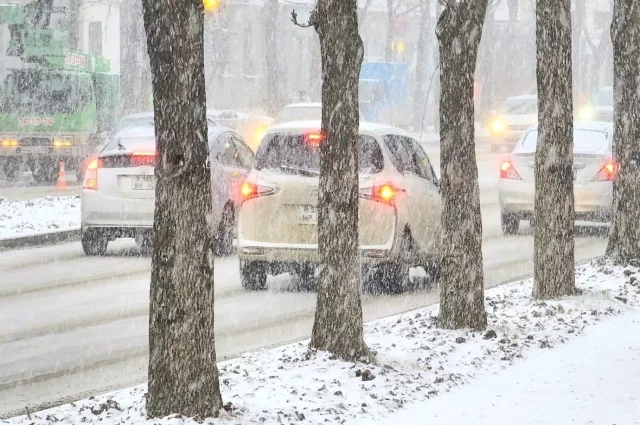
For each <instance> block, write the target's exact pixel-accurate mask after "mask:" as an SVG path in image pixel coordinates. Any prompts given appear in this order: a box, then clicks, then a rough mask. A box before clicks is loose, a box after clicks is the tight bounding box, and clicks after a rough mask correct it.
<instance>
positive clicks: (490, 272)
mask: <svg viewBox="0 0 640 425" xmlns="http://www.w3.org/2000/svg"><path fill="white" fill-rule="evenodd" d="M498 213H499V211H498V208H497V206H496V205H488V206H485V207H484V208H483V216H484V217H483V218H484V220H483V221H484V230H485V240H484V245H483V252H484V264H485V270H486V274H485V278H486V282H487V286H494V285H497V284H499V283H501V282H504V281H507V280H511V279H513V278H515V277H520V276H523V275H527V274H529V273H531V272H532V267H533V265H532V255H533V238H532V236H531V235H530V229H528V228H526V227H524V228H523V229H522V230H521V234H520V235H515V236H508V237H505V236H502V234H501V232H500V229H499V219H498V217H499V214H498ZM592 230H593V229H592ZM604 234H606V232H596V234H595V235H592V234H591V232H588V231H586V229H584V228H581V229H578V236H579V238H578V239H577V241H576V246H577V255H576V257H577V259H578V260H581V259H585V258H589V257H593V256H597V255H601V254H603V253H604V249H605V244H606V240H605V239H602V236H603V235H604ZM149 269H150V259H149V258H145V257H139V256H138V255H137V251H136V250H135V244H133V243H132V242H129V241H120V242H118V243H112V244H111V248H110V250H109V253H108V255H107V256H106V257H102V258H87V257H85V256H84V255H83V254H82V250H81V247H80V244H79V243H68V244H64V245H57V246H52V247H43V248H35V249H29V250H20V251H9V252H3V253H0V323H1V324H2V325H0V417H3V416H5V415H6V414H7V413H8V412H17V411H21V412H24V407H25V406H27V405H28V406H30V408H31V409H32V408H33V407H34V406H36V407H38V406H42V405H50V403H54V404H55V403H58V402H60V401H63V400H73V399H77V398H80V397H82V396H86V395H89V394H91V393H95V392H96V391H98V392H100V391H105V390H109V389H113V388H119V387H123V386H126V385H130V384H134V383H139V382H141V381H142V380H144V377H145V373H146V352H147V326H148V322H147V320H148V319H147V313H148V292H149ZM287 285H288V280H287V279H286V278H284V277H280V278H278V279H275V280H274V281H272V282H271V287H270V290H269V291H267V292H264V293H247V292H245V291H244V290H243V289H242V288H241V287H240V283H239V276H238V266H237V259H236V258H235V257H231V258H225V259H220V260H219V261H217V264H216V289H215V290H216V336H217V349H218V354H219V356H221V357H222V358H227V357H231V356H235V355H238V354H239V353H242V352H243V351H246V350H254V349H258V348H260V347H266V346H271V345H280V344H281V343H284V342H288V341H293V340H298V339H302V338H304V337H306V336H308V335H309V333H310V331H311V325H312V320H313V311H314V306H315V296H314V294H308V293H296V292H293V291H290V290H288V288H287ZM437 297H438V295H437V293H436V292H435V291H431V292H429V291H420V292H416V293H408V294H405V295H402V296H395V297H370V296H367V297H365V299H364V311H365V318H366V319H367V320H371V319H374V318H378V317H383V316H388V315H392V314H395V313H400V312H403V311H406V310H410V309H413V308H415V307H418V306H423V305H427V304H432V303H434V302H437Z"/></svg>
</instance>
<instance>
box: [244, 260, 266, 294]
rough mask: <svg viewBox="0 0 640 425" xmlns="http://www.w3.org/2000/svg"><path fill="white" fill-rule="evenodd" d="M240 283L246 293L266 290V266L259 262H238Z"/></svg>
mask: <svg viewBox="0 0 640 425" xmlns="http://www.w3.org/2000/svg"><path fill="white" fill-rule="evenodd" d="M240 283H241V284H242V287H243V288H244V289H246V290H247V291H262V290H265V289H267V265H266V264H265V263H263V262H261V261H240Z"/></svg>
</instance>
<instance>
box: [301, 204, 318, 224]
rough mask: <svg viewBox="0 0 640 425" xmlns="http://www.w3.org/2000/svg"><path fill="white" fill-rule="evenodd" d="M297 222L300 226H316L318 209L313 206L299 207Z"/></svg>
mask: <svg viewBox="0 0 640 425" xmlns="http://www.w3.org/2000/svg"><path fill="white" fill-rule="evenodd" d="M298 221H299V222H300V224H316V223H317V222H318V208H317V207H315V206H313V205H299V206H298Z"/></svg>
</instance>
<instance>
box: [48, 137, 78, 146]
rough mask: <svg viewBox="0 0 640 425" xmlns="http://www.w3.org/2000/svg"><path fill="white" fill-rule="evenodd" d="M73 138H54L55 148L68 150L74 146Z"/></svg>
mask: <svg viewBox="0 0 640 425" xmlns="http://www.w3.org/2000/svg"><path fill="white" fill-rule="evenodd" d="M72 140H73V137H70V136H69V137H67V136H63V137H54V138H53V146H54V147H56V148H68V147H70V146H72V145H73V141H72Z"/></svg>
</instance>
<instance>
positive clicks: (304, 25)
mask: <svg viewBox="0 0 640 425" xmlns="http://www.w3.org/2000/svg"><path fill="white" fill-rule="evenodd" d="M291 22H293V25H295V26H297V27H300V28H309V27H314V26H315V24H316V20H315V10H314V11H312V12H311V16H309V21H308V22H307V23H300V22H298V13H297V12H296V10H295V9H293V10H292V11H291Z"/></svg>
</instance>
